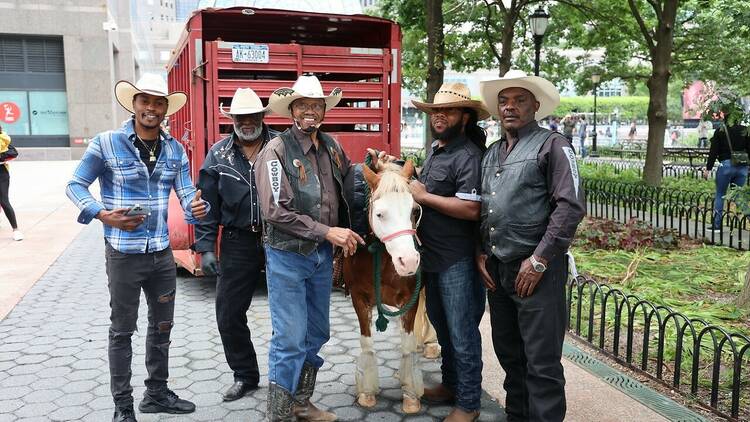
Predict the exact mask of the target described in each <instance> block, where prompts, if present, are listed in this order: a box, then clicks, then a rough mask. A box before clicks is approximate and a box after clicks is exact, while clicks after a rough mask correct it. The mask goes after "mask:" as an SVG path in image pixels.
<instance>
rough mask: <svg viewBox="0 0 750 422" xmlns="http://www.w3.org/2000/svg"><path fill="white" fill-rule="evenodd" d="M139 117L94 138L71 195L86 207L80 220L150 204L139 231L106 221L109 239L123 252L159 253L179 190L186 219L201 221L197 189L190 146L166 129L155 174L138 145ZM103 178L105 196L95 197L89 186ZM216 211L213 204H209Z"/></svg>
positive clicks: (75, 176)
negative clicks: (195, 205) (136, 124)
mask: <svg viewBox="0 0 750 422" xmlns="http://www.w3.org/2000/svg"><path fill="white" fill-rule="evenodd" d="M133 125H134V121H133V120H132V119H131V120H128V121H127V122H125V124H124V125H123V126H122V127H121V128H119V129H116V130H113V131H108V132H104V133H101V134H99V135H97V136H96V137H94V139H92V140H91V143H90V144H89V146H88V148H87V149H86V152H85V153H84V154H83V157H82V158H81V162H80V164H78V167H77V168H76V170H75V172H74V173H73V178H72V179H71V181H70V182H68V185H67V188H66V194H67V195H68V198H70V199H71V201H73V202H74V203H75V204H76V206H77V207H78V208H79V209H80V210H81V213H80V215H79V216H78V222H79V223H82V224H88V223H89V222H91V220H92V219H93V218H94V217H96V215H97V214H98V213H99V211H102V210H114V209H116V208H128V207H131V206H133V205H135V204H140V205H142V206H147V207H148V208H149V209H150V210H151V212H150V213H149V214H148V216H147V217H146V220H145V221H144V222H143V223H142V224H141V225H139V226H138V227H136V229H135V230H133V231H130V232H128V231H124V230H120V229H118V228H115V227H111V226H108V225H106V224H105V225H104V238H105V239H106V240H107V241H108V242H109V244H110V245H112V247H113V248H115V250H117V251H119V252H122V253H133V254H134V253H150V252H158V251H161V250H164V249H166V248H167V247H168V246H169V232H168V230H167V209H168V208H169V194H170V192H171V191H172V188H174V190H175V193H176V194H177V198H178V199H179V200H180V204H181V205H182V209H183V211H184V216H185V220H187V222H188V223H190V224H195V223H196V222H197V220H196V219H195V218H194V217H193V213H192V211H191V208H190V202H192V200H193V198H194V197H195V191H196V190H195V187H194V186H193V182H192V181H191V180H190V165H189V163H188V158H187V155H186V154H185V149H184V148H183V147H182V145H181V144H180V143H179V142H177V140H175V139H174V138H172V137H170V136H168V135H167V134H165V133H163V132H161V133H160V134H159V142H160V143H161V146H160V147H161V153H160V154H159V157H158V158H157V161H156V166H155V168H154V172H153V173H152V174H150V175H149V172H148V169H147V168H146V165H145V164H144V163H143V162H142V161H141V158H140V156H139V153H138V150H137V149H136V148H135V146H134V145H133V140H134V139H135V129H134V126H133ZM96 179H99V186H100V192H101V200H98V199H96V198H94V196H93V195H91V192H89V189H88V188H89V186H90V185H91V184H92V183H94V181H95V180H96ZM209 211H210V204H209Z"/></svg>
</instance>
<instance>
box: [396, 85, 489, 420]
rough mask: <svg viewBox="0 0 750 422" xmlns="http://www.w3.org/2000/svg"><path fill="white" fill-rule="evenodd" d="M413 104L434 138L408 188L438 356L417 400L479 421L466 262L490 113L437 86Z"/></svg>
mask: <svg viewBox="0 0 750 422" xmlns="http://www.w3.org/2000/svg"><path fill="white" fill-rule="evenodd" d="M413 103H414V105H415V106H416V107H417V108H418V109H420V110H422V111H424V112H425V113H427V114H429V115H430V126H431V128H432V133H433V136H434V137H435V139H436V140H435V141H434V142H433V143H432V149H431V150H430V151H429V152H428V154H427V158H426V160H425V163H424V167H423V169H422V173H421V174H420V177H419V181H413V182H412V184H411V187H412V194H413V195H414V200H415V201H417V203H419V204H420V205H422V206H423V212H424V215H423V216H422V222H421V224H420V226H419V228H418V233H419V237H420V238H421V239H422V243H423V245H424V251H423V253H422V275H423V277H424V280H425V289H426V297H427V315H428V316H429V318H430V322H432V325H433V326H434V327H435V331H436V333H437V338H438V342H439V343H440V346H441V348H442V354H443V363H442V367H441V370H442V375H443V379H442V383H441V384H440V385H438V386H437V387H435V388H426V389H425V390H424V395H423V397H424V398H425V400H426V401H428V402H449V403H453V404H454V405H455V408H454V409H453V412H452V413H451V414H450V415H449V416H448V417H447V418H446V419H445V420H446V421H449V422H454V421H473V420H476V419H477V418H478V417H479V408H480V403H479V399H480V396H481V393H482V343H481V337H480V334H479V321H480V320H481V319H482V315H483V314H484V294H485V290H484V286H483V285H482V282H481V280H480V278H479V276H478V274H477V270H476V267H475V266H474V260H473V256H474V251H475V244H476V234H477V221H478V220H479V210H480V204H481V202H480V201H481V196H480V194H479V189H480V186H481V168H480V162H481V160H482V152H483V151H484V149H485V145H484V144H485V141H486V135H485V133H484V131H483V130H482V129H481V128H480V127H479V126H478V125H477V121H478V120H484V119H486V118H487V117H488V116H489V112H487V110H485V109H484V107H483V106H482V105H481V103H480V102H479V101H474V100H472V99H471V93H470V92H469V88H468V87H467V86H466V85H464V84H461V83H448V84H443V86H442V87H440V90H439V91H438V92H437V93H436V94H435V102H434V103H421V102H418V101H413Z"/></svg>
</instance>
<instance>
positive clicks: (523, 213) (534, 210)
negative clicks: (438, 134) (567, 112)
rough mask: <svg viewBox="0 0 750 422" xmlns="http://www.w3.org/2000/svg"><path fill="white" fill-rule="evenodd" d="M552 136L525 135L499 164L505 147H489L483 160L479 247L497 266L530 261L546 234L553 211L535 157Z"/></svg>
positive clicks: (545, 132) (540, 132) (541, 131)
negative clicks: (497, 263) (516, 261)
mask: <svg viewBox="0 0 750 422" xmlns="http://www.w3.org/2000/svg"><path fill="white" fill-rule="evenodd" d="M551 134H552V132H550V131H549V130H547V129H543V128H536V129H535V130H533V131H532V132H530V133H528V134H526V135H525V136H524V138H523V139H521V140H519V141H518V143H517V144H516V145H515V146H514V147H513V150H512V151H511V152H510V154H509V155H508V157H507V158H506V159H505V162H504V163H503V164H499V162H500V148H504V147H505V145H506V143H505V142H496V143H495V144H494V145H491V146H490V148H489V149H488V150H487V152H486V153H485V155H484V158H483V159H482V213H481V227H480V234H481V239H482V247H483V249H484V251H485V253H487V254H488V255H489V254H493V255H495V256H496V257H497V258H498V259H499V260H500V261H501V262H504V263H507V262H510V261H515V260H518V259H525V258H528V257H529V256H531V255H532V254H533V253H534V250H535V249H536V247H537V246H538V245H539V242H540V241H541V240H542V237H543V236H544V233H545V232H546V231H547V224H548V222H549V217H550V214H551V212H552V210H551V206H550V198H549V194H548V193H547V178H546V177H545V175H544V174H543V173H542V171H541V170H540V169H539V164H538V161H537V156H538V154H539V151H540V150H541V148H542V145H544V143H545V142H546V141H547V139H548V138H549V137H550V135H551Z"/></svg>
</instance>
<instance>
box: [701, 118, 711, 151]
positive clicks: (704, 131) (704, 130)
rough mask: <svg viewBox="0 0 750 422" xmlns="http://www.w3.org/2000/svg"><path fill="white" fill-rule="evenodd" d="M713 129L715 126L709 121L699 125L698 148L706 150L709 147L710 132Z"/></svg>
mask: <svg viewBox="0 0 750 422" xmlns="http://www.w3.org/2000/svg"><path fill="white" fill-rule="evenodd" d="M712 128H713V125H712V124H711V122H709V121H703V122H700V123H698V148H706V147H707V146H708V130H709V129H712Z"/></svg>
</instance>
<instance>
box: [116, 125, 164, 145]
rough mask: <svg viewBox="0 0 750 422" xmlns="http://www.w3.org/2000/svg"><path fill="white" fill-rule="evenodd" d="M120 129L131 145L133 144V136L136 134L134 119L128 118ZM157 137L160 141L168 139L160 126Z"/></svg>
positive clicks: (134, 140)
mask: <svg viewBox="0 0 750 422" xmlns="http://www.w3.org/2000/svg"><path fill="white" fill-rule="evenodd" d="M122 129H123V131H124V132H125V136H127V137H128V139H129V140H130V142H132V143H133V145H135V142H136V137H135V135H136V133H135V119H130V120H128V121H127V122H126V123H125V125H124V126H123V128H122ZM141 139H143V138H141ZM158 139H159V140H160V141H162V142H163V141H166V140H167V139H168V138H167V134H166V133H164V131H163V130H161V128H159V137H158ZM147 140H148V141H151V139H147Z"/></svg>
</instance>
